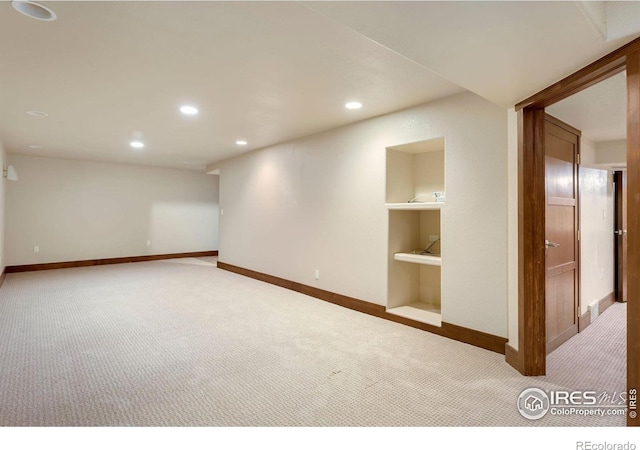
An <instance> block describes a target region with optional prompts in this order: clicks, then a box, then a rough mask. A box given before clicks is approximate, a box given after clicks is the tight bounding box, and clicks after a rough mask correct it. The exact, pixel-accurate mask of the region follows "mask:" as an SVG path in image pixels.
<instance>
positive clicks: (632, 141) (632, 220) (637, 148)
mask: <svg viewBox="0 0 640 450" xmlns="http://www.w3.org/2000/svg"><path fill="white" fill-rule="evenodd" d="M632 389H635V392H636V393H637V392H638V390H639V389H640V49H639V50H636V51H635V52H633V53H632V54H630V55H628V57H627V392H628V393H629V392H631V390H632ZM628 397H629V396H628ZM627 406H628V407H629V408H631V403H630V400H629V403H628V405H627ZM635 412H636V414H637V412H638V409H637V403H636V409H635ZM627 425H629V426H640V417H638V416H635V417H633V418H632V417H631V415H627Z"/></svg>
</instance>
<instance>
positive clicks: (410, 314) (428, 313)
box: [387, 302, 442, 327]
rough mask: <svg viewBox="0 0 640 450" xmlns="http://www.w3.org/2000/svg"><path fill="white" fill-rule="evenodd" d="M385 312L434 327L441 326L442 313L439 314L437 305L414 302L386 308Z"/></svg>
mask: <svg viewBox="0 0 640 450" xmlns="http://www.w3.org/2000/svg"><path fill="white" fill-rule="evenodd" d="M387 312H388V313H390V314H394V315H396V316H400V317H404V318H406V319H412V320H416V321H418V322H422V323H426V324H429V325H433V326H436V327H441V326H442V314H440V307H439V306H437V305H431V304H429V303H422V302H415V303H409V304H408V305H403V306H398V307H395V308H390V309H387Z"/></svg>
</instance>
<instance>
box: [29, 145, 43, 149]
mask: <svg viewBox="0 0 640 450" xmlns="http://www.w3.org/2000/svg"><path fill="white" fill-rule="evenodd" d="M29 148H42V145H30V146H29Z"/></svg>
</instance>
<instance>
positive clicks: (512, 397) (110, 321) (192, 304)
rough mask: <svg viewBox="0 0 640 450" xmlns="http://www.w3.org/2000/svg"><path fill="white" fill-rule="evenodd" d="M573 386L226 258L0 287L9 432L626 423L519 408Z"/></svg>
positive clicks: (42, 275)
mask: <svg viewBox="0 0 640 450" xmlns="http://www.w3.org/2000/svg"><path fill="white" fill-rule="evenodd" d="M605 316H606V314H605V315H603V317H602V318H601V319H599V321H604V320H605V319H606V318H605ZM597 323H598V322H596V323H595V324H594V325H592V327H595V326H596V325H597ZM601 369H602V368H598V369H597V370H601ZM597 379H598V380H599V382H605V383H606V380H602V377H597ZM618 381H619V380H616V381H615V383H616V385H615V386H616V387H617V386H618V384H617V383H618ZM563 383H564V380H563V379H558V380H557V381H554V378H553V377H549V379H532V378H526V377H522V376H521V375H520V374H518V373H517V372H516V371H515V370H514V369H513V368H511V367H510V366H509V365H507V364H506V363H505V361H504V356H503V355H499V354H496V353H492V352H489V351H485V350H482V349H479V348H476V347H473V346H470V345H466V344H462V343H459V342H456V341H452V340H449V339H446V338H442V337H440V336H436V335H433V334H430V333H426V332H423V331H420V330H416V329H413V328H410V327H406V326H403V325H400V324H396V323H393V322H389V321H386V320H383V319H379V318H376V317H372V316H368V315H365V314H362V313H358V312H355V311H351V310H348V309H345V308H342V307H339V306H336V305H332V304H329V303H326V302H323V301H320V300H317V299H314V298H311V297H308V296H305V295H301V294H298V293H295V292H292V291H288V290H285V289H282V288H279V287H275V286H271V285H268V284H264V283H261V282H258V281H255V280H252V279H249V278H246V277H242V276H239V275H236V274H233V273H229V272H225V271H222V270H220V269H217V268H216V267H215V259H210V260H207V259H190V258H187V259H184V260H182V261H158V262H148V263H134V264H120V265H110V266H97V267H87V268H78V269H63V270H52V271H42V272H29V273H20V274H9V275H8V276H7V277H6V280H5V283H4V285H3V287H2V288H1V289H0V425H3V426H418V427H422V426H589V427H591V426H617V425H624V424H625V419H624V417H605V418H599V417H580V416H562V417H559V416H551V415H547V416H546V417H544V418H543V419H540V420H538V421H529V420H527V419H524V418H523V417H521V416H520V414H519V413H518V411H517V409H516V401H517V397H518V395H519V394H520V392H521V391H522V390H523V389H525V388H527V387H531V386H536V387H540V388H543V389H556V388H561V387H564V386H561V384H563ZM599 388H600V389H608V388H612V389H613V388H614V386H613V385H611V386H599Z"/></svg>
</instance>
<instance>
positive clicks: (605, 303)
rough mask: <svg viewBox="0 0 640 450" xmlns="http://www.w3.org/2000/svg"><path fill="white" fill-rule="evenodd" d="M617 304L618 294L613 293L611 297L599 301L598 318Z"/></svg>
mask: <svg viewBox="0 0 640 450" xmlns="http://www.w3.org/2000/svg"><path fill="white" fill-rule="evenodd" d="M615 302H616V292H615V291H613V292H611V293H610V294H609V295H607V296H605V297H603V298H601V299H600V300H599V301H598V316H600V314H602V313H603V312H605V311H606V310H607V309H608V308H609V306H611V305H613V304H614V303H615Z"/></svg>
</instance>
